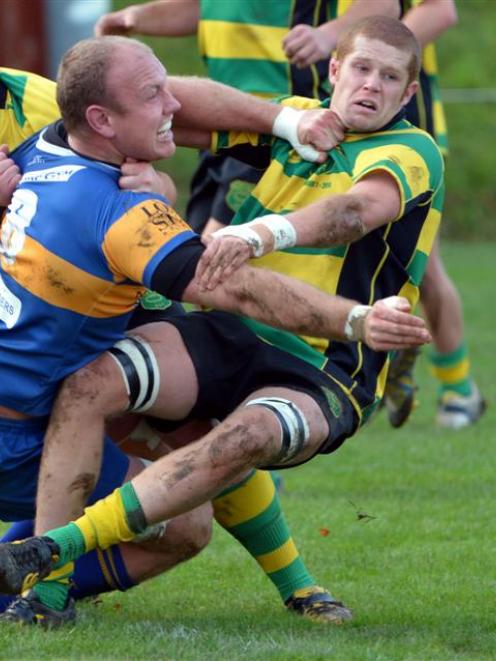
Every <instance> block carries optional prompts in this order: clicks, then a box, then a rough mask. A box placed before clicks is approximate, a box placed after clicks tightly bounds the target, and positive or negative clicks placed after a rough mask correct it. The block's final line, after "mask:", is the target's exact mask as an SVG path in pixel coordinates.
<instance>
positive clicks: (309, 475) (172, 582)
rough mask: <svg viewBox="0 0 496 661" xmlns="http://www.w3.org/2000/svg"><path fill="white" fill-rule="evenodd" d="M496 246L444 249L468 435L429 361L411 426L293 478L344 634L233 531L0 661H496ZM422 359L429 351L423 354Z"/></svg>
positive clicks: (2, 636)
mask: <svg viewBox="0 0 496 661" xmlns="http://www.w3.org/2000/svg"><path fill="white" fill-rule="evenodd" d="M494 249H495V246H494V244H490V243H486V244H480V243H474V244H467V245H463V244H447V245H445V246H444V250H443V252H444V255H445V257H446V263H447V265H448V268H449V270H450V272H451V273H452V275H453V276H454V277H455V279H456V281H457V284H458V285H459V288H460V292H461V295H462V297H463V299H464V305H465V312H466V318H467V320H468V322H467V323H468V328H467V335H468V340H469V343H470V347H471V353H472V359H473V363H474V374H475V376H476V377H477V381H478V383H479V385H480V387H481V389H482V391H483V392H484V394H485V396H486V397H487V399H488V400H489V403H490V406H489V409H488V412H487V414H486V415H485V417H484V418H483V419H482V420H481V421H480V422H479V424H477V425H476V426H474V427H473V428H470V429H468V430H466V431H463V432H445V431H441V430H438V429H436V428H435V427H434V426H433V418H434V414H435V397H436V395H435V387H434V384H433V381H432V379H431V378H430V377H429V375H428V372H427V365H426V361H425V357H423V358H421V360H420V363H419V365H418V367H417V376H418V380H419V382H420V385H421V390H420V392H419V397H418V399H419V405H418V407H417V409H416V410H415V412H414V414H413V419H412V420H411V423H410V424H409V425H408V426H407V427H405V428H404V429H401V430H392V429H391V428H390V427H388V425H387V423H386V421H385V419H384V417H383V416H382V415H381V416H380V417H378V418H377V419H376V420H374V421H373V422H372V424H371V425H370V426H369V427H368V428H367V429H364V430H363V431H362V432H361V433H360V434H359V436H357V437H356V438H355V439H354V440H352V441H349V442H348V443H347V444H345V446H344V447H343V448H342V449H341V450H340V451H339V452H337V453H336V454H335V455H333V456H332V457H327V458H326V457H323V458H320V459H318V460H315V461H313V462H312V463H311V464H308V465H306V466H304V467H301V468H298V469H293V470H292V471H289V472H286V473H285V474H284V489H285V491H284V494H283V504H284V507H285V510H286V513H287V516H288V518H289V520H290V523H291V525H292V529H293V532H294V534H295V536H296V538H297V541H298V542H299V546H300V549H301V551H302V554H303V556H304V557H305V559H306V561H307V563H308V565H309V567H310V568H311V570H312V571H313V572H314V574H315V576H316V578H317V579H318V581H319V583H321V584H323V585H325V586H327V587H329V588H331V589H332V591H333V592H334V594H335V596H336V597H338V598H340V599H342V600H343V601H344V602H345V603H346V604H347V605H348V606H350V607H351V608H353V610H354V613H355V619H354V621H353V622H352V623H351V624H350V625H347V626H343V627H340V628H332V627H326V626H321V625H316V624H312V623H309V622H305V621H302V620H301V619H299V618H297V617H296V616H292V615H290V614H288V613H286V612H285V610H284V609H283V608H282V606H281V604H280V602H279V600H278V597H277V596H276V594H275V592H274V590H273V588H272V587H271V585H270V584H269V582H268V581H267V579H265V577H264V576H263V575H262V573H261V572H260V571H259V570H258V568H257V566H256V564H255V563H254V561H253V560H252V559H251V558H249V557H248V556H247V555H246V553H245V552H244V551H243V550H242V549H241V547H239V546H238V545H237V544H236V543H235V542H234V541H233V540H231V539H230V538H229V537H228V536H227V535H226V534H225V533H224V532H223V531H221V530H219V529H216V531H215V534H214V539H213V542H212V543H211V545H210V547H209V548H208V549H206V551H204V552H203V553H202V554H201V555H200V556H199V557H198V558H197V559H195V560H194V561H192V562H190V563H189V564H186V565H184V566H183V567H180V568H178V569H177V570H175V571H174V572H172V573H171V574H169V576H163V577H161V578H158V579H155V580H153V581H150V582H149V583H147V584H144V585H142V586H140V587H139V588H136V589H134V590H132V591H131V592H128V593H126V594H121V593H116V594H112V595H106V596H105V597H104V598H103V599H102V602H101V603H100V604H99V605H98V606H95V605H94V604H93V603H85V604H81V605H80V606H79V622H78V624H77V626H76V627H74V628H73V629H69V630H65V631H59V632H49V633H48V632H43V631H38V630H32V629H22V630H19V629H18V628H17V627H11V626H3V627H2V628H1V629H0V641H1V646H0V658H2V659H12V658H16V657H17V658H19V659H28V658H33V659H34V658H36V659H55V658H64V659H68V658H70V659H90V658H99V659H114V658H116V659H117V658H119V659H145V658H146V659H159V658H170V659H219V658H221V657H222V656H228V657H230V658H235V659H242V658H247V659H308V658H311V659H325V658H331V657H332V658H333V659H343V660H347V661H348V660H350V659H357V660H362V659H374V660H378V659H418V660H422V661H423V660H426V659H429V660H431V659H432V660H434V659H443V660H444V659H445V660H452V659H493V658H495V657H496V633H495V627H494V609H493V605H494V591H495V588H496V582H495V574H494V553H493V541H494V537H495V534H496V522H495V517H494V494H495V486H494V454H495V452H494V448H493V443H494V433H493V430H494V422H495V416H496V413H495V411H496V409H495V408H494V406H493V405H491V402H494V400H495V395H496V393H495V390H496V386H495V383H494V378H493V371H494V367H493V365H494V361H493V356H494V351H495V348H496V347H495V340H494V334H493V326H494V310H493V307H492V305H493V299H492V297H493V291H492V285H493V282H494V275H495V267H494V258H493V254H494ZM424 353H425V352H424Z"/></svg>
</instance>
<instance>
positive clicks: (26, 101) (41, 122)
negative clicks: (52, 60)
mask: <svg viewBox="0 0 496 661" xmlns="http://www.w3.org/2000/svg"><path fill="white" fill-rule="evenodd" d="M59 117H60V110H59V107H58V105H57V102H56V101H55V83H54V82H53V81H52V80H48V79H47V78H43V77H42V76H38V75H36V74H34V73H28V72H27V71H19V70H18V69H7V68H5V67H0V144H6V145H8V147H9V150H10V151H12V150H14V149H15V148H16V147H17V146H18V145H20V144H21V142H23V141H24V140H25V139H26V138H29V137H30V136H31V135H33V133H36V132H37V131H39V130H40V129H41V128H43V127H44V126H46V125H47V124H50V123H51V122H53V121H55V120H56V119H58V118H59Z"/></svg>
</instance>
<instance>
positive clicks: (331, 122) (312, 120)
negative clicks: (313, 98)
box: [298, 108, 345, 162]
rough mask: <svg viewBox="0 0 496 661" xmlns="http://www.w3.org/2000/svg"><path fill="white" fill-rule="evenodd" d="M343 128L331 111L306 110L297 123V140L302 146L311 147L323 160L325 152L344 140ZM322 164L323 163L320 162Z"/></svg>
mask: <svg viewBox="0 0 496 661" xmlns="http://www.w3.org/2000/svg"><path fill="white" fill-rule="evenodd" d="M344 134H345V127H344V125H343V123H342V122H341V120H340V119H339V117H338V116H337V115H336V113H335V112H333V111H332V110H323V109H321V108H317V109H315V110H306V111H305V112H304V113H302V116H301V119H300V121H299V122H298V139H299V141H300V142H301V143H302V144H303V145H312V146H313V147H315V149H317V150H318V151H319V152H320V153H321V154H323V155H324V160H325V159H326V158H327V152H328V151H329V150H330V149H334V147H336V145H338V144H339V143H340V142H342V140H343V139H344ZM320 162H323V161H320Z"/></svg>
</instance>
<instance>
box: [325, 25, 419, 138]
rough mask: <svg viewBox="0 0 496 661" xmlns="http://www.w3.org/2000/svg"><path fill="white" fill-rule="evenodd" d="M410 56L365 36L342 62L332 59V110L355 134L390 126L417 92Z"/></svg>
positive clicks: (330, 75) (355, 44) (359, 39)
mask: <svg viewBox="0 0 496 661" xmlns="http://www.w3.org/2000/svg"><path fill="white" fill-rule="evenodd" d="M409 60H410V55H409V53H407V52H406V51H402V50H399V49H398V48H395V47H393V46H390V45H389V44H385V43H384V42H382V41H379V40H376V39H368V38H367V37H364V36H362V35H358V36H357V37H356V38H355V43H354V48H353V50H352V52H350V53H348V55H346V56H345V57H344V58H343V60H342V61H339V60H336V59H335V58H333V59H331V62H330V65H329V80H330V82H331V85H332V86H333V88H334V89H333V94H332V100H331V109H332V110H334V111H335V112H336V113H337V115H338V116H339V117H340V119H341V121H342V122H343V123H344V124H345V126H346V127H347V128H348V129H349V130H351V131H355V132H359V133H368V132H372V131H376V130H377V129H379V128H381V127H382V126H384V125H385V124H387V123H388V122H389V121H390V120H391V119H392V118H393V117H394V116H395V115H396V113H397V112H398V111H399V110H400V109H401V107H402V106H404V105H406V104H407V103H408V101H409V100H410V98H411V97H412V96H413V94H415V92H416V91H417V87H418V84H417V82H416V81H414V82H411V83H409V84H407V82H408V63H409Z"/></svg>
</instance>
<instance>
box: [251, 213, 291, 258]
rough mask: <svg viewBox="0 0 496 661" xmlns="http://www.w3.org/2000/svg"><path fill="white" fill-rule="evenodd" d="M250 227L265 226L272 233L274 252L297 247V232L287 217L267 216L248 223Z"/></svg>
mask: <svg viewBox="0 0 496 661" xmlns="http://www.w3.org/2000/svg"><path fill="white" fill-rule="evenodd" d="M250 225H263V226H264V227H266V228H267V229H268V230H269V231H270V232H271V234H272V236H273V237H274V250H284V248H292V247H293V246H294V245H296V230H295V228H294V227H293V225H292V223H291V222H290V221H289V220H288V219H287V218H286V217H285V216H280V215H279V214H277V213H270V214H268V215H267V216H261V217H260V218H254V219H253V220H252V221H250V222H249V223H248V226H250Z"/></svg>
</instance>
